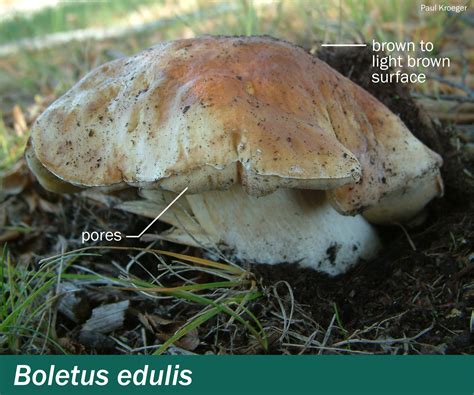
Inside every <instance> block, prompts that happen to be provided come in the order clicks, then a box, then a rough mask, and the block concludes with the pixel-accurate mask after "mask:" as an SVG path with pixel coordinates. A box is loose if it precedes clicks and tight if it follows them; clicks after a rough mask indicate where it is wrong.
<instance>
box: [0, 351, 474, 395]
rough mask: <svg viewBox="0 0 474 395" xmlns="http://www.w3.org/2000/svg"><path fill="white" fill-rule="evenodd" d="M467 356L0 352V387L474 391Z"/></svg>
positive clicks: (473, 363)
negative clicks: (11, 354) (16, 353)
mask: <svg viewBox="0 0 474 395" xmlns="http://www.w3.org/2000/svg"><path fill="white" fill-rule="evenodd" d="M473 372H474V357H470V356H443V357H437V356H423V357H412V356H397V357H387V356H382V357H374V356H372V357H348V356H298V357H296V356H241V357H239V356H191V357H189V356H188V357H168V356H165V357H154V358H150V357H144V356H132V357H130V356H127V357H124V356H78V357H77V356H76V357H65V356H41V357H39V356H38V357H34V356H3V357H0V394H1V395H8V394H35V395H40V394H64V393H65V392H66V391H67V393H75V394H76V393H84V394H85V393H88V394H89V393H100V394H108V393H110V394H119V393H123V394H129V393H132V392H137V393H140V394H147V393H160V394H267V393H268V394H377V395H380V394H417V395H418V394H446V395H456V394H463V395H471V394H473V393H474V375H473Z"/></svg>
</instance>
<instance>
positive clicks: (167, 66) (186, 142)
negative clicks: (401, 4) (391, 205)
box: [30, 36, 441, 214]
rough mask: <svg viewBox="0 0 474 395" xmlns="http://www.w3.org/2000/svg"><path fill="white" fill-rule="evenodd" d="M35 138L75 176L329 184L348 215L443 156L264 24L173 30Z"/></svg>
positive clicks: (87, 181) (78, 94) (90, 182)
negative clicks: (259, 27) (188, 34)
mask: <svg viewBox="0 0 474 395" xmlns="http://www.w3.org/2000/svg"><path fill="white" fill-rule="evenodd" d="M31 143H32V144H31V145H32V147H31V148H30V150H32V151H34V152H33V156H35V157H36V158H37V161H38V162H40V163H41V164H42V165H43V166H44V167H45V169H46V170H47V171H48V172H50V173H52V175H54V176H55V177H57V178H58V179H60V180H63V181H66V182H67V183H70V184H72V185H74V186H77V187H118V188H120V187H122V186H125V185H126V184H128V185H132V186H139V187H143V188H158V187H159V188H162V189H167V190H171V191H175V192H179V191H181V190H182V189H183V188H184V187H186V186H187V187H188V188H189V191H190V192H191V193H199V192H204V191H209V190H222V189H228V188H229V187H230V186H231V185H233V184H236V183H240V184H242V186H243V188H244V189H245V191H246V192H247V193H248V194H250V195H254V196H260V195H264V194H268V193H270V192H272V191H274V190H275V189H277V188H279V187H284V188H297V189H326V190H330V191H329V192H328V193H329V196H330V198H331V202H332V203H333V205H334V207H335V208H336V209H337V210H338V211H340V212H341V213H343V214H354V213H356V212H361V211H363V210H366V209H368V208H370V207H372V206H374V205H377V203H378V202H379V201H381V199H383V198H385V197H386V196H392V194H393V193H399V191H400V188H402V187H403V186H404V185H405V184H406V183H407V181H410V180H416V179H417V177H421V176H423V174H426V173H427V172H428V173H429V172H431V173H436V172H438V173H437V174H438V175H439V170H438V168H439V166H441V158H440V157H439V156H438V155H437V154H435V153H434V152H432V151H430V150H429V149H428V148H427V147H426V146H424V145H423V144H422V143H421V142H420V141H419V140H417V139H416V138H415V137H414V136H413V135H412V134H411V133H410V131H409V130H408V129H407V128H406V126H405V125H404V124H403V122H402V121H401V120H400V119H399V118H398V117H397V116H396V115H395V114H393V113H391V112H390V111H389V110H388V109H387V108H386V107H385V106H384V105H383V104H381V103H380V102H378V101H377V100H376V99H375V98H373V97H372V96H371V95H370V94H369V93H368V92H366V91H364V90H363V89H362V88H360V87H358V86H357V85H355V84H354V83H352V82H351V81H350V80H348V79H347V78H345V77H343V76H342V75H341V74H339V73H338V72H336V71H335V70H333V69H332V68H330V67H329V66H328V65H327V64H326V63H324V62H323V61H321V60H318V59H316V58H314V57H313V56H311V55H310V54H308V53H307V52H306V51H304V50H303V49H302V48H300V47H297V46H295V45H292V44H290V43H287V42H284V41H280V40H276V39H273V38H271V37H267V36H258V37H211V36H206V37H201V38H196V39H188V40H178V41H169V42H163V43H161V44H158V45H156V46H154V47H152V48H149V49H147V50H145V51H143V52H141V53H139V54H137V55H135V56H132V57H130V58H122V59H118V60H115V61H112V62H109V63H106V64H104V65H102V66H100V67H98V68H97V69H95V70H93V71H91V72H90V73H89V74H87V75H86V76H85V77H84V78H82V79H81V81H79V82H78V83H77V84H76V85H75V86H74V87H72V88H71V89H70V90H69V91H68V92H67V93H66V94H65V95H64V96H62V97H61V98H59V99H58V100H57V101H56V102H54V103H53V104H52V105H51V106H50V107H49V108H48V109H47V110H46V111H45V112H44V113H43V114H42V115H41V116H40V117H39V118H38V120H37V122H36V123H35V124H34V127H33V129H32V136H31ZM436 193H437V194H439V193H441V192H440V191H437V192H436ZM432 197H433V195H431V196H430V197H429V199H431V198H432ZM429 199H428V200H429Z"/></svg>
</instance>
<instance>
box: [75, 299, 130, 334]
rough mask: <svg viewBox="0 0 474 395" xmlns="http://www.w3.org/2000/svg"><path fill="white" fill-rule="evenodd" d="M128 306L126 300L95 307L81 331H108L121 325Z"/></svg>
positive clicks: (128, 303)
mask: <svg viewBox="0 0 474 395" xmlns="http://www.w3.org/2000/svg"><path fill="white" fill-rule="evenodd" d="M129 307H130V302H129V301H128V300H123V301H121V302H117V303H111V304H106V305H102V306H99V307H96V308H95V309H94V310H92V316H91V318H89V319H88V320H87V321H86V323H85V324H84V326H83V327H82V330H83V331H89V332H98V333H110V332H113V331H114V330H116V329H119V328H121V327H122V326H123V324H124V322H125V317H126V313H127V311H128V309H129Z"/></svg>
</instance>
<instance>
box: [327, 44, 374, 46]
mask: <svg viewBox="0 0 474 395" xmlns="http://www.w3.org/2000/svg"><path fill="white" fill-rule="evenodd" d="M321 46H322V47H366V46H367V44H321Z"/></svg>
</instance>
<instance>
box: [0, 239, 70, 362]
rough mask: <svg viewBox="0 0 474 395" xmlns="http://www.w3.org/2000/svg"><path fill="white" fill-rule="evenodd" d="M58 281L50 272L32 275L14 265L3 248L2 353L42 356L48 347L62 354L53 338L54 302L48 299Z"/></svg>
mask: <svg viewBox="0 0 474 395" xmlns="http://www.w3.org/2000/svg"><path fill="white" fill-rule="evenodd" d="M56 281H57V278H56V276H55V274H54V273H53V272H51V271H50V268H47V267H44V268H41V269H39V270H38V271H32V270H29V268H26V267H24V268H22V267H18V266H17V265H15V264H14V262H13V261H12V258H11V255H10V254H9V252H8V250H7V247H6V246H4V248H3V252H2V255H1V257H0V351H1V350H2V349H3V351H9V352H13V353H20V352H22V353H23V352H29V353H42V352H43V350H45V349H46V348H47V347H48V346H49V345H52V346H53V348H55V349H56V350H57V351H63V350H62V348H61V346H60V345H59V344H58V343H56V342H55V340H54V339H53V338H52V337H51V330H52V328H51V321H50V320H49V318H50V307H51V303H52V300H51V299H48V298H47V297H46V295H47V294H49V293H50V292H51V290H52V289H53V288H54V284H55V283H56ZM24 339H28V341H27V342H25V341H24ZM24 344H27V345H28V349H27V350H25V349H24V348H23V346H24Z"/></svg>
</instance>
